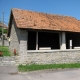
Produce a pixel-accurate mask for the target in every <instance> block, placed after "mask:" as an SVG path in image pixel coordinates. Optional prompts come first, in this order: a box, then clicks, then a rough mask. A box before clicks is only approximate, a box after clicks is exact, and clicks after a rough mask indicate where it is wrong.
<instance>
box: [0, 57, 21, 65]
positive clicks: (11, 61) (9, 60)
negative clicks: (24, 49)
mask: <svg viewBox="0 0 80 80" xmlns="http://www.w3.org/2000/svg"><path fill="white" fill-rule="evenodd" d="M18 64H19V62H18V56H11V57H9V56H4V57H0V66H12V65H18Z"/></svg>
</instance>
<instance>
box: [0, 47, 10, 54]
mask: <svg viewBox="0 0 80 80" xmlns="http://www.w3.org/2000/svg"><path fill="white" fill-rule="evenodd" d="M0 51H1V52H3V56H10V52H9V48H8V47H7V46H0Z"/></svg>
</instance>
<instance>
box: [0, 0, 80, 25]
mask: <svg viewBox="0 0 80 80" xmlns="http://www.w3.org/2000/svg"><path fill="white" fill-rule="evenodd" d="M12 8H18V9H23V10H32V11H37V12H44V13H50V14H58V15H64V16H72V17H75V18H76V19H78V20H80V0H0V21H2V13H3V12H4V23H5V24H6V25H8V22H9V17H10V11H11V9H12Z"/></svg>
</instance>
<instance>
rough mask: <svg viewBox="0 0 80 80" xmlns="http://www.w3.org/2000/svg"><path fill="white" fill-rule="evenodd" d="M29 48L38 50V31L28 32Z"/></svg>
mask: <svg viewBox="0 0 80 80" xmlns="http://www.w3.org/2000/svg"><path fill="white" fill-rule="evenodd" d="M28 50H36V32H32V31H29V32H28Z"/></svg>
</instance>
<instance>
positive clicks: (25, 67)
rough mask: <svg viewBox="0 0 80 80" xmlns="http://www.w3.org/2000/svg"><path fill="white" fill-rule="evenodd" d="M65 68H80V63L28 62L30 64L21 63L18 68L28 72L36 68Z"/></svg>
mask: <svg viewBox="0 0 80 80" xmlns="http://www.w3.org/2000/svg"><path fill="white" fill-rule="evenodd" d="M58 68H61V69H64V68H80V63H74V64H44V65H39V64H30V65H29V64H28V65H19V66H18V70H19V71H20V72H26V71H35V70H44V69H58Z"/></svg>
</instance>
